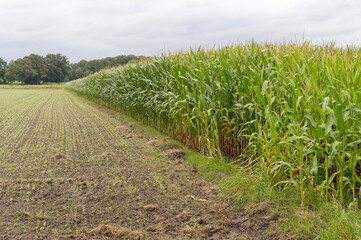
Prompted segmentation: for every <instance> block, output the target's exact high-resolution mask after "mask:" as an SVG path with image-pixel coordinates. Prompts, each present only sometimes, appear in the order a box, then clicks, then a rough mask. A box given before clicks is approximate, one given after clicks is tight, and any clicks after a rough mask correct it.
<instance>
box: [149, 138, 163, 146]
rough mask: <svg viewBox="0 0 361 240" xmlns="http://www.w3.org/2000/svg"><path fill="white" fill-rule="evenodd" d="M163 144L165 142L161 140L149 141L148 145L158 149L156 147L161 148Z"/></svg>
mask: <svg viewBox="0 0 361 240" xmlns="http://www.w3.org/2000/svg"><path fill="white" fill-rule="evenodd" d="M162 143H163V140H160V139H151V140H149V141H148V144H149V145H151V146H153V147H156V146H159V145H161V144H162Z"/></svg>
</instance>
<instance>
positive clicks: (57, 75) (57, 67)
mask: <svg viewBox="0 0 361 240" xmlns="http://www.w3.org/2000/svg"><path fill="white" fill-rule="evenodd" d="M45 62H46V65H47V67H48V74H47V77H46V79H45V81H44V82H55V83H60V82H64V81H65V79H66V77H67V75H68V71H69V61H68V58H67V57H66V56H63V55H61V54H60V53H58V54H47V55H46V57H45Z"/></svg>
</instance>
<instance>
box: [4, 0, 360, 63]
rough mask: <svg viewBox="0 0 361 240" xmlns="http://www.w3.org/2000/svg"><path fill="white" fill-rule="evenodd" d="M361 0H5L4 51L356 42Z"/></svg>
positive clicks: (74, 56) (103, 52)
mask: <svg viewBox="0 0 361 240" xmlns="http://www.w3.org/2000/svg"><path fill="white" fill-rule="evenodd" d="M360 10H361V3H359V2H358V1H357V0H345V1H342V2H340V1H322V0H304V1H300V0H289V1H286V0H275V1H268V0H254V1H243V0H223V1H215V0H178V1H177V0H168V1H166V0H153V1H149V0H148V1H146V0H102V1H98V0H96V1H95V0H62V1H55V0H47V1H46V0H32V1H26V0H3V1H1V2H0V21H1V23H2V24H1V25H0V57H1V58H3V59H5V60H10V59H16V58H19V57H23V56H25V55H28V54H30V53H38V54H42V55H45V54H46V53H57V52H59V53H62V54H64V55H66V56H68V58H69V59H70V61H72V62H75V61H79V60H80V59H94V58H101V57H106V56H116V55H120V54H136V55H153V54H158V53H160V52H161V51H177V50H180V49H189V48H190V47H192V46H196V45H199V44H201V45H203V46H208V47H212V46H214V45H219V44H226V43H229V42H244V41H249V40H251V39H252V38H254V39H255V40H256V41H266V40H268V41H272V40H273V41H280V40H283V39H286V40H294V39H295V38H297V39H299V40H300V39H302V36H303V35H304V36H305V37H306V38H307V39H312V41H313V42H323V41H331V40H336V42H338V43H340V44H342V43H357V42H358V40H359V36H360V35H359V34H360V30H358V29H359V26H360V24H361V21H360V20H361V18H360V17H359V12H360Z"/></svg>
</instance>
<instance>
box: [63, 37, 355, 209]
mask: <svg viewBox="0 0 361 240" xmlns="http://www.w3.org/2000/svg"><path fill="white" fill-rule="evenodd" d="M360 53H361V52H360V50H359V49H358V48H354V47H346V48H340V47H336V46H335V45H334V44H329V45H322V46H313V45H311V44H310V43H308V42H304V43H292V44H267V43H265V44H258V43H255V42H252V43H249V44H246V45H238V46H228V47H224V48H221V49H213V50H204V49H201V48H199V49H196V50H191V51H190V52H187V53H185V52H179V53H177V54H170V55H163V56H160V57H155V58H153V59H151V60H148V61H146V62H143V63H141V64H137V65H129V66H126V67H121V68H115V69H111V70H106V71H100V72H98V73H96V74H94V75H91V76H89V77H87V78H85V79H83V80H81V81H75V82H73V83H72V84H71V85H70V86H69V87H70V88H71V89H72V90H74V91H76V92H78V93H80V94H83V95H86V96H88V97H90V98H96V99H99V100H102V101H103V102H106V103H108V104H109V105H112V106H114V107H117V108H119V109H121V110H122V111H125V112H127V113H128V114H130V115H131V116H133V117H136V118H137V119H140V120H142V121H143V122H145V123H147V124H149V125H152V126H154V127H156V128H158V129H160V130H161V131H163V132H165V133H167V134H169V135H171V136H173V137H174V138H176V139H178V140H180V141H182V142H184V143H186V144H188V145H189V146H191V147H192V148H195V149H198V150H199V151H201V152H204V153H207V154H211V155H215V156H219V157H221V156H222V155H224V154H228V155H231V156H235V157H238V158H240V159H257V162H258V164H260V166H261V167H262V169H263V170H264V171H265V172H266V173H267V174H269V175H270V176H271V177H272V180H273V183H274V184H275V185H283V186H294V187H296V189H298V190H299V192H300V196H301V200H302V204H303V203H305V202H312V201H314V199H319V197H321V198H322V199H326V200H327V199H328V198H329V195H330V193H331V192H332V193H333V194H332V195H334V196H338V197H339V198H340V199H342V200H345V199H347V200H349V199H356V198H357V197H358V194H359V193H358V189H359V188H358V186H359V185H360V183H361V179H360V177H359V176H360V164H359V163H360V156H359V147H360V143H361V138H360V136H361V131H360V117H361V91H360V90H359V89H360V87H361V73H360V71H361V63H360V60H361V54H360Z"/></svg>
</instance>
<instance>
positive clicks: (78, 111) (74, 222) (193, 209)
mask: <svg viewBox="0 0 361 240" xmlns="http://www.w3.org/2000/svg"><path fill="white" fill-rule="evenodd" d="M18 91H22V90H18ZM38 91H39V92H38V93H39V94H40V95H42V97H43V99H46V98H47V97H49V98H50V97H51V99H52V100H51V101H49V102H48V103H49V104H46V105H45V104H44V105H43V108H42V109H41V110H39V111H38V115H37V116H38V120H39V121H34V119H32V118H30V119H28V121H30V122H32V124H33V125H32V128H31V129H32V130H31V131H32V136H33V137H31V138H29V139H28V142H27V146H32V145H34V146H40V147H35V148H30V147H29V148H27V149H26V151H30V152H32V154H31V156H29V155H16V156H15V155H11V156H9V155H5V156H6V159H0V162H1V163H2V162H8V161H14V162H15V163H18V164H19V166H17V167H14V168H8V169H7V171H9V173H5V172H3V171H0V208H1V211H0V212H2V213H1V215H0V239H36V238H37V239H125V238H127V239H138V238H144V239H280V238H281V237H282V236H281V235H280V234H279V233H277V232H273V231H272V229H271V226H272V223H273V222H274V221H275V220H272V219H271V218H269V216H268V214H269V212H268V211H267V207H265V208H264V209H262V210H261V211H259V213H258V215H256V216H253V215H250V214H249V213H248V212H246V211H245V210H243V209H242V208H241V207H240V206H237V205H235V204H232V202H231V200H230V199H227V198H225V197H222V196H221V195H219V194H218V191H219V190H218V189H217V187H216V186H215V185H214V184H213V183H211V182H208V181H205V180H204V179H203V178H202V177H201V176H200V175H199V174H198V173H197V172H193V171H190V169H191V166H190V165H189V164H188V163H187V162H186V161H184V160H182V159H175V160H174V159H173V160H172V159H169V158H166V157H164V156H163V155H164V154H157V151H159V149H157V146H155V147H153V146H150V145H149V144H148V141H149V140H150V139H151V137H150V136H146V135H145V134H144V133H143V132H142V131H140V130H137V129H135V128H134V127H133V126H131V125H129V124H128V123H126V122H125V121H124V120H122V119H119V118H118V117H116V116H114V114H113V113H110V111H108V110H107V109H105V108H103V107H100V106H98V105H95V104H91V103H88V102H87V101H84V100H82V99H80V98H78V97H76V96H75V95H74V94H72V93H69V92H65V91H63V90H48V91H44V90H38ZM43 101H45V100H43ZM28 108H29V109H31V108H32V106H31V105H29V106H28ZM29 111H30V110H29ZM18 117H20V116H18ZM40 125H41V126H40ZM129 135H132V136H131V137H129ZM17 138H19V136H17ZM7 139H12V138H11V136H10V135H9V136H5V140H4V141H6V140H7ZM15 141H19V139H15ZM19 146H20V145H12V147H15V148H18V147H19ZM56 147H57V149H56V150H54V148H56ZM46 148H48V149H46ZM8 151H13V150H12V149H8ZM105 152H107V153H108V154H104V153H105ZM56 153H64V156H60V157H56V156H54V154H56ZM102 153H103V154H102ZM9 158H10V159H9ZM14 158H15V159H14ZM9 176H12V178H10V177H9ZM263 217H265V218H263ZM102 224H104V225H102Z"/></svg>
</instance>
